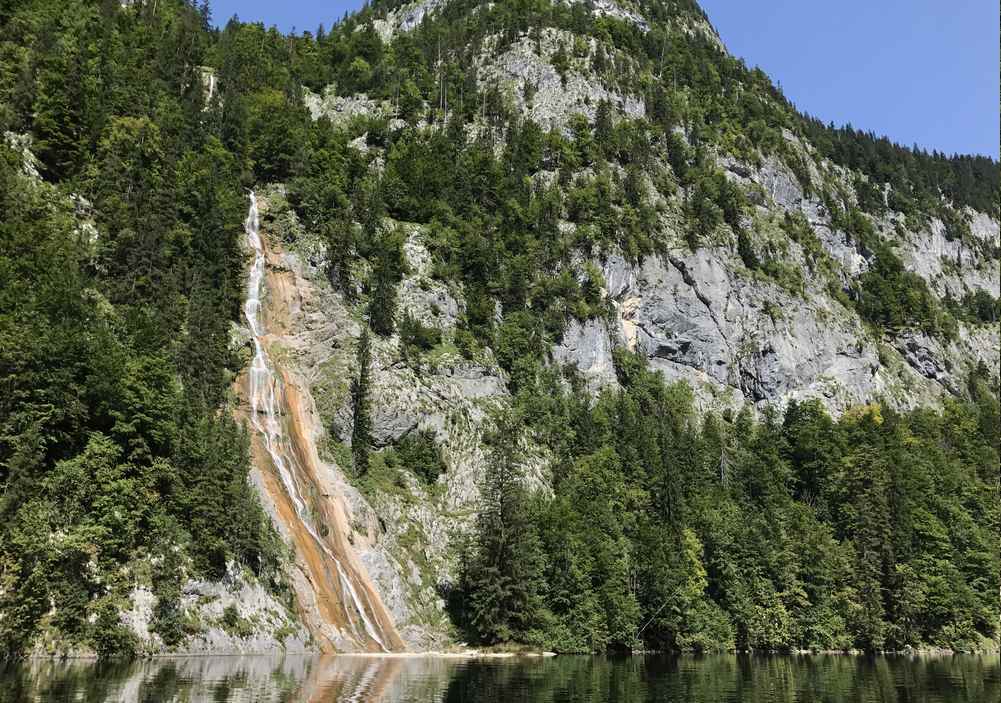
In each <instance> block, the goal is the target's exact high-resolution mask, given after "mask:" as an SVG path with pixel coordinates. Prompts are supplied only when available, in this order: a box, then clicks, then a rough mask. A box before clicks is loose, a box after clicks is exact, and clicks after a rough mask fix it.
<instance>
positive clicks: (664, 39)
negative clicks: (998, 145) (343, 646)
mask: <svg viewBox="0 0 1001 703" xmlns="http://www.w3.org/2000/svg"><path fill="white" fill-rule="evenodd" d="M504 62H507V63H504ZM505 67H507V68H505ZM505 70H506V71H508V73H517V72H518V71H521V73H523V74H524V75H530V74H531V75H539V76H541V78H539V79H538V80H536V81H535V82H532V81H529V80H528V79H524V80H522V81H521V82H517V81H515V82H512V81H511V80H509V79H507V78H504V76H506V75H507V74H506V73H504V71H505ZM561 101H562V102H561ZM567 106H572V107H573V109H569V108H567ZM0 131H2V132H3V133H4V140H3V142H2V143H0V201H2V202H0V213H3V214H2V216H0V282H2V286H0V389H2V390H0V648H2V650H3V652H4V653H8V654H20V653H25V652H29V651H32V649H35V650H36V651H40V650H48V651H57V650H58V651H67V650H70V649H74V650H94V651H97V652H99V653H101V654H106V655H112V654H128V653H134V652H136V651H137V649H138V650H142V649H143V648H142V646H141V643H140V642H139V641H138V640H137V639H136V636H135V633H134V632H133V630H132V629H131V627H130V624H129V622H128V621H127V619H126V618H123V616H122V613H123V612H124V611H127V610H129V609H130V608H131V607H132V602H133V600H134V599H135V597H136V596H135V592H136V589H138V588H144V589H147V590H148V591H150V592H151V593H152V594H153V597H154V605H153V614H152V620H151V623H150V625H151V630H152V632H155V633H156V635H157V636H158V638H159V639H158V640H157V641H158V642H159V643H160V644H162V645H163V646H164V647H166V648H170V647H175V646H183V643H184V642H185V640H186V639H187V638H190V637H193V636H195V635H196V634H197V633H198V632H199V631H200V630H202V629H204V628H205V627H209V626H211V625H212V623H206V622H199V621H198V618H197V617H195V615H193V613H194V611H193V610H192V609H191V608H190V607H189V606H187V605H184V604H183V603H184V602H185V601H183V599H182V591H183V590H184V588H185V584H186V583H188V582H189V581H191V580H207V581H218V580H220V579H223V578H227V579H228V578H232V577H233V576H232V575H233V574H235V573H243V574H246V578H248V579H252V580H256V581H257V582H259V583H261V584H263V585H264V587H265V588H266V590H267V591H268V592H269V593H270V594H271V597H273V598H274V599H275V600H276V601H278V602H283V603H287V602H288V601H290V600H291V591H290V589H289V586H288V585H287V581H288V578H287V576H288V563H289V551H290V548H289V547H287V546H286V545H284V544H283V543H282V540H281V538H280V537H279V536H278V532H276V530H275V527H276V526H277V527H281V525H273V524H272V522H273V521H274V520H278V519H279V518H276V517H275V515H271V516H270V517H271V518H272V519H270V520H269V515H268V513H267V512H266V511H265V510H262V508H261V504H260V502H259V498H258V495H257V492H256V491H255V487H254V484H252V483H251V482H248V472H250V471H251V460H250V451H249V446H250V444H249V440H248V432H247V430H246V429H245V428H243V427H241V425H240V423H238V422H237V421H235V420H234V417H235V416H236V415H237V413H236V406H237V402H238V401H237V397H238V389H237V386H238V385H239V383H238V377H239V374H240V371H241V369H243V368H245V367H246V366H247V365H248V364H249V362H250V358H251V356H252V352H251V351H250V348H249V347H250V341H249V336H248V335H247V334H246V333H245V331H242V330H241V325H242V324H243V322H244V321H243V320H242V305H243V302H244V297H245V295H246V291H247V287H246V284H247V281H246V270H247V261H248V259H247V252H246V251H245V250H244V249H243V248H242V247H241V237H242V235H243V225H242V223H243V219H244V217H245V216H246V211H247V192H248V191H249V190H251V189H254V190H260V191H265V192H266V193H267V195H268V199H267V203H268V208H269V210H268V212H267V214H266V217H265V222H264V235H265V236H266V237H269V238H270V240H269V247H270V248H271V249H273V250H274V251H275V252H285V251H287V254H288V256H287V257H286V258H285V259H282V266H283V267H285V268H284V269H283V272H284V271H286V270H293V271H295V276H296V277H297V278H296V280H297V281H300V280H301V281H305V282H308V284H309V286H310V289H311V290H313V289H315V290H316V291H320V292H319V293H316V295H315V299H316V300H317V301H319V302H317V303H316V304H315V306H314V307H310V306H309V303H310V300H309V299H308V298H307V297H306V296H304V295H302V294H300V300H301V301H305V302H301V303H300V307H302V308H304V309H305V310H306V313H310V314H312V315H313V317H311V318H310V317H308V315H306V314H305V313H302V312H301V311H291V312H290V311H286V312H285V313H283V314H284V315H285V316H286V317H288V318H289V320H291V322H290V323H289V325H290V326H291V327H292V329H291V331H289V332H288V337H289V338H292V337H295V341H296V343H299V344H302V345H303V347H305V346H307V342H308V343H312V341H313V339H314V337H315V346H316V347H317V348H318V349H319V348H322V358H320V360H319V361H316V363H315V364H314V366H309V364H311V363H313V359H312V357H311V356H310V354H312V353H313V352H312V351H311V350H309V349H306V350H305V351H304V350H303V348H298V347H295V346H294V345H292V344H291V342H289V343H288V344H287V345H286V347H287V348H282V349H281V351H282V352H283V353H281V354H278V353H274V354H273V356H274V357H275V358H277V359H279V360H280V361H281V363H282V364H285V365H286V367H287V368H288V369H292V370H296V371H299V372H302V373H301V375H302V376H304V377H308V378H310V379H311V382H312V383H313V386H312V395H313V398H314V399H315V407H316V413H317V414H318V416H319V417H320V418H321V419H322V421H323V432H324V434H325V440H324V442H325V443H324V445H323V459H324V461H325V462H327V464H326V466H327V468H328V469H329V472H330V474H331V475H335V476H340V475H343V476H344V477H345V480H346V481H349V482H350V483H352V484H353V485H354V486H355V487H356V488H357V489H358V491H360V493H359V495H360V496H362V497H361V498H359V499H358V500H359V501H361V500H363V501H365V506H366V507H365V510H362V509H359V510H358V513H359V514H367V513H366V511H371V512H373V513H374V514H378V517H377V519H375V520H373V522H374V523H375V524H376V525H378V526H379V527H378V528H377V529H376V528H372V529H370V530H369V534H368V535H367V536H366V539H374V540H375V541H376V542H377V543H378V544H382V545H384V546H383V547H379V548H380V549H383V551H384V552H385V553H386V554H387V555H388V556H387V557H386V561H387V563H389V564H390V565H391V566H390V567H387V569H386V571H385V573H382V574H379V575H378V577H379V578H377V579H376V580H377V581H378V583H379V585H380V587H383V588H384V590H386V591H394V592H395V591H399V590H406V591H407V592H408V593H410V592H411V591H412V592H413V593H418V592H419V593H420V595H419V598H418V596H414V597H413V599H410V596H408V600H407V601H406V602H401V603H400V604H398V606H396V609H395V610H394V615H396V616H397V617H398V618H399V617H400V614H401V613H403V614H406V615H407V617H408V618H410V619H411V620H413V622H408V625H413V627H414V628H415V629H420V630H421V631H422V633H423V634H422V635H421V636H422V637H424V636H425V634H426V633H424V630H428V631H432V630H433V631H434V632H435V633H437V634H436V635H435V636H436V637H437V636H439V635H440V637H442V638H444V639H445V640H448V641H451V642H455V641H465V642H471V643H478V644H488V645H497V644H505V643H527V644H531V645H535V646H539V647H546V648H550V649H555V650H558V651H579V652H583V651H605V650H628V649H632V648H656V649H666V650H681V649H685V650H714V649H726V648H741V649H748V648H750V649H763V650H790V649H803V648H813V649H850V648H865V649H870V650H877V649H884V648H889V649H901V648H904V647H906V646H932V645H933V646H942V647H953V648H964V649H976V648H983V647H995V648H996V647H997V638H998V634H999V632H998V629H999V616H1001V603H999V588H1001V582H999V579H1001V576H999V574H1001V555H999V553H998V543H999V540H1001V501H999V497H1001V496H999V491H1001V469H999V462H1001V458H999V452H1001V411H999V400H998V398H999V380H998V353H999V349H998V329H999V328H998V320H999V318H1001V303H999V291H998V284H997V282H998V278H999V275H1001V274H999V256H1001V246H999V242H998V236H997V232H998V228H997V220H998V217H999V215H1001V213H999V207H1001V206H999V168H998V164H997V163H996V162H995V161H993V160H992V159H989V158H986V157H979V156H954V157H949V156H945V155H942V154H939V153H926V152H923V151H915V150H913V149H908V148H903V147H900V146H898V145H895V144H892V143H891V142H890V141H889V140H887V139H883V138H878V137H876V136H874V135H871V134H867V133H863V132H859V131H856V130H853V129H849V128H844V129H842V128H836V127H834V126H833V125H825V124H824V123H823V122H822V121H818V120H815V119H813V118H810V117H808V116H805V115H802V114H800V113H799V112H797V111H796V109H795V108H794V107H793V106H792V105H791V104H790V103H789V101H787V100H786V99H785V97H784V96H783V95H782V94H781V91H780V90H778V89H777V88H776V87H775V86H774V85H773V84H772V83H771V81H770V80H769V78H768V77H767V76H765V75H764V74H763V73H762V72H761V71H759V70H750V69H748V68H747V67H746V66H745V65H744V64H743V63H742V62H741V61H739V60H737V59H734V58H733V57H731V56H729V55H728V54H727V53H726V51H725V49H724V48H723V47H722V45H721V43H720V41H719V39H718V37H717V36H716V34H715V31H714V30H713V29H712V27H711V26H710V25H709V24H708V21H707V20H706V18H705V16H704V14H703V13H702V11H701V9H700V8H699V7H698V6H697V5H696V4H695V3H694V2H691V1H690V0H639V1H637V2H625V1H623V2H618V3H612V2H607V1H603V2H596V3H589V2H584V1H578V0H568V1H566V2H550V1H548V0H511V1H506V2H497V3H487V2H480V1H478V0H450V1H446V2H442V1H439V0H429V1H428V0H425V2H421V3H413V2H400V1H395V0H387V1H384V2H374V3H372V4H371V6H369V7H366V8H365V9H364V10H362V11H361V12H359V13H357V14H354V15H350V16H348V17H346V18H345V19H343V20H342V21H340V22H339V23H337V24H336V25H334V26H333V27H330V28H329V29H328V30H327V29H324V28H322V27H321V28H320V29H318V30H317V31H316V32H307V33H303V34H300V35H296V36H285V35H282V34H281V33H279V32H278V31H277V30H274V29H266V28H265V27H263V26H261V25H256V24H242V23H240V22H238V21H232V22H230V23H228V24H227V25H226V26H225V28H224V29H221V30H216V29H213V28H212V23H211V21H210V14H209V9H208V7H207V6H199V5H196V3H195V2H193V1H192V2H185V1H182V0H158V1H157V2H154V1H152V0H147V1H143V0H135V1H133V2H130V3H125V4H124V6H123V3H120V2H118V0H59V1H58V2H57V1H55V0H20V1H17V0H0ZM775 183H781V187H778V186H774V184H775ZM766 186H767V187H766ZM788 193H794V195H795V197H793V196H789V195H788ZM622 272H624V273H622ZM619 274H621V275H619ZM616 278H621V279H623V280H625V281H626V282H625V283H622V282H617V281H616V280H614V279H616ZM724 284H725V285H724ZM303 285H305V284H303ZM616 291H618V292H616ZM685 296H687V298H686V297H685ZM280 299H281V297H280V296H278V295H275V296H274V300H273V301H272V302H271V303H270V304H272V305H277V304H279V302H280ZM689 299H690V300H691V305H690V307H688V308H685V307H682V306H681V303H679V302H677V301H683V300H689ZM731 299H733V300H735V301H737V302H736V303H733V304H734V305H737V306H738V307H737V313H733V312H732V310H731V308H730V307H729V306H730V305H731ZM650 301H653V302H650ZM668 303H671V304H674V305H678V310H677V311H675V310H674V309H673V308H671V309H670V310H668V311H667V312H664V310H665V309H666V308H667V306H668ZM686 304H687V303H686ZM741 305H742V306H743V307H739V306H741ZM644 306H647V307H644ZM649 306H654V307H653V308H649ZM724 306H725V307H724ZM648 308H649V309H648ZM637 311H638V312H637ZM293 313H294V314H293ZM276 314H277V313H276ZM297 315H298V316H299V317H297ZM696 315H699V316H700V317H699V318H698V320H702V322H698V321H697V320H696V317H695V316H696ZM279 316H280V315H279ZM307 318H308V319H307ZM746 319H754V320H756V321H757V324H758V325H759V327H761V329H765V328H764V327H763V326H764V325H766V324H767V325H768V326H769V327H768V328H767V329H765V331H764V332H761V333H760V335H758V332H757V331H756V332H755V335H758V336H754V338H753V340H752V339H751V337H752V335H751V334H750V333H748V332H747V331H746V330H745V329H744V327H743V325H744V322H743V320H746ZM316 320H325V321H327V322H330V321H333V322H330V324H329V325H328V326H326V327H321V326H319V325H320V323H317V322H316ZM734 320H736V322H735V321H734ZM296 324H299V325H300V326H299V327H295V325H296ZM703 324H704V326H705V328H707V329H710V330H711V334H710V333H709V332H705V331H704V330H703V328H702V327H700V325H703ZM783 325H785V327H783ZM811 325H812V327H811ZM738 326H739V327H738ZM797 326H798V327H797ZM654 327H656V329H654ZM612 328H616V329H617V330H621V331H619V332H615V333H614V334H613V333H612V332H610V331H609V330H611V329H612ZM804 329H805V330H806V331H803V330H804ZM595 330H597V331H598V332H595ZM692 330H695V331H694V332H693V331H692ZM811 330H815V331H811ZM830 330H833V331H830ZM321 333H322V334H321ZM311 335H313V336H311ZM797 335H798V337H797ZM824 335H828V336H824ZM759 337H760V338H761V339H759ZM788 338H792V339H794V340H795V339H806V340H807V341H808V344H807V345H806V348H803V345H802V344H800V345H799V346H797V345H796V344H792V343H788V344H786V345H785V346H783V342H782V341H774V340H783V339H788ZM302 340H307V342H303V341H302ZM769 340H772V341H769ZM283 341H288V340H283ZM752 341H753V342H754V344H755V345H757V346H755V347H754V348H753V349H750V348H749V347H750V345H751V342H752ZM571 342H573V345H575V346H573V345H571ZM812 343H815V344H816V349H813V348H811V347H810V344H812ZM713 345H716V346H713ZM824 345H827V346H824ZM717 347H718V348H719V349H722V350H723V351H718V350H717ZM828 347H830V349H831V350H832V351H831V352H830V357H831V359H833V361H831V363H830V364H828V365H826V366H823V367H821V368H816V369H814V368H813V367H812V366H811V365H810V364H812V363H813V362H812V358H813V357H814V356H817V357H821V356H823V354H824V353H826V352H825V351H824V350H826V349H827V348H828ZM276 349H278V347H276ZM290 349H291V350H293V351H289V350H290ZM789 349H792V351H789ZM293 352H294V353H293ZM783 353H785V354H787V356H786V357H782V356H781V355H782V354H783ZM797 355H798V356H797ZM585 357H586V358H592V357H594V358H597V359H599V361H601V364H603V366H601V370H602V371H603V375H598V374H595V375H589V374H588V369H585V368H584V365H583V362H582V361H581V360H582V358H585ZM775 359H778V360H777V361H776V360H775ZM787 359H791V361H788V363H786V362H787ZM845 359H848V361H844V360H845ZM599 365H600V364H595V365H594V367H595V368H597V366H599ZM589 368H590V367H589ZM464 374H465V375H464ZM456 379H458V380H456ZM460 381H462V382H463V383H465V385H462V384H461V383H460ZM390 416H391V417H390ZM411 417H412V418H413V419H412V420H411V419H410V418H411ZM257 470H259V471H261V472H267V471H269V470H272V469H271V468H269V467H267V466H264V465H261V464H260V463H258V465H257ZM311 500H320V498H311ZM314 512H316V513H317V514H323V513H322V511H314ZM386 516H392V517H391V518H390V519H385V518H386ZM387 523H388V524H387ZM353 529H358V530H360V528H354V527H353ZM380 531H381V532H380ZM372 532H380V535H379V536H377V537H375V538H371V533H372ZM324 534H325V533H324ZM361 543H362V542H361V541H359V544H361ZM358 548H359V549H361V548H362V547H358ZM373 549H375V548H373ZM379 553H380V554H382V552H379ZM366 563H371V561H367V562H366ZM414 573H416V574H417V576H416V577H411V576H409V575H410V574H414ZM399 574H405V575H404V576H400V575H399ZM380 579H381V580H380ZM415 579H416V581H415V583H413V584H411V583H410V581H414V580H415ZM386 583H390V584H392V585H394V587H395V585H396V584H398V583H404V586H403V587H401V588H397V589H395V590H394V589H390V588H388V587H385V584H386ZM417 600H419V601H420V603H419V604H418V603H417ZM300 606H301V604H300ZM428 613H431V614H428ZM244 624H245V623H244V621H243V620H241V618H239V617H238V616H237V615H236V610H234V611H232V612H228V614H227V615H225V616H224V617H223V619H222V621H221V624H220V625H219V626H220V627H225V628H228V629H229V630H232V631H233V632H235V633H237V635H236V636H238V634H239V632H240V628H241V627H242V626H243V625H244ZM418 626H419V627H418ZM415 637H416V636H415ZM413 641H414V642H418V641H419V642H422V643H423V642H424V641H425V640H423V639H414V640H413ZM435 642H436V643H437V642H438V640H435ZM46 643H47V644H46ZM415 646H417V645H415ZM421 646H423V645H421Z"/></svg>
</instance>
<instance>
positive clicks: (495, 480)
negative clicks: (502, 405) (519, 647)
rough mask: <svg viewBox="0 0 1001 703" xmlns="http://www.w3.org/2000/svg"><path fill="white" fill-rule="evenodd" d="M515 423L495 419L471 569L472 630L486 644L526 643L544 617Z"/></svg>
mask: <svg viewBox="0 0 1001 703" xmlns="http://www.w3.org/2000/svg"><path fill="white" fill-rule="evenodd" d="M519 435H520V430H519V422H518V419H517V418H516V417H515V416H514V415H512V414H510V413H507V412H504V413H501V414H500V415H499V416H498V417H497V421H496V426H495V429H494V431H493V432H492V433H491V436H490V437H489V438H488V441H489V443H490V447H491V451H490V457H489V461H488V463H487V470H486V474H485V476H484V479H483V484H482V486H481V489H480V490H481V493H480V495H481V502H480V506H481V507H480V511H479V514H478V515H477V519H476V536H475V547H474V549H475V552H474V555H473V557H472V559H471V560H470V561H471V564H470V566H469V573H470V575H469V578H468V582H469V594H468V598H469V604H470V605H469V609H470V614H471V616H470V619H471V625H472V627H473V629H474V631H475V632H476V634H477V636H478V638H479V639H480V640H482V641H484V642H487V643H499V642H509V641H519V640H520V641H527V640H529V639H531V638H532V637H533V631H534V630H535V629H536V628H537V627H538V625H539V621H540V617H541V616H542V587H543V578H542V576H543V563H544V560H543V554H542V549H541V544H540V542H539V538H538V534H537V532H536V529H535V525H534V522H533V519H532V514H531V508H530V502H529V495H528V491H527V489H526V487H525V485H524V481H525V477H524V466H523V462H524V454H523V451H522V449H521V440H520V438H519Z"/></svg>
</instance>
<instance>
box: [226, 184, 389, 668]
mask: <svg viewBox="0 0 1001 703" xmlns="http://www.w3.org/2000/svg"><path fill="white" fill-rule="evenodd" d="M244 230H245V232H246V234H247V243H248V244H249V245H250V247H251V249H253V251H254V263H253V264H252V265H251V268H250V276H249V280H248V283H247V302H246V303H245V305H244V308H243V312H244V315H245V316H246V318H247V324H249V325H250V331H251V335H252V336H253V340H254V360H253V362H252V363H251V366H250V389H249V394H250V423H251V426H252V427H253V429H254V431H255V432H256V433H257V434H258V435H259V436H260V438H261V441H262V443H263V445H264V448H265V450H266V451H267V453H268V456H269V457H270V458H271V463H272V464H273V465H274V467H275V470H276V471H277V472H278V477H279V478H280V479H281V483H282V486H283V487H284V489H285V492H286V494H287V495H288V498H289V500H291V501H292V506H293V508H294V509H295V514H296V517H297V519H298V520H299V522H300V523H301V524H302V526H303V527H304V528H305V529H306V531H307V532H308V533H309V535H310V537H312V539H314V540H315V541H316V544H317V545H318V546H319V547H320V549H321V550H322V551H323V553H324V554H326V555H327V556H328V557H329V558H330V559H331V561H333V563H334V565H335V567H336V571H337V575H338V578H339V581H340V585H341V591H342V593H343V594H344V596H346V597H347V598H349V599H350V601H351V605H352V606H353V608H354V610H355V611H356V612H357V613H358V616H359V617H360V618H361V621H362V624H363V626H364V629H365V633H366V634H367V635H368V637H370V638H371V639H372V641H374V642H375V643H376V644H378V645H379V647H380V648H382V650H383V651H389V650H388V648H387V647H386V644H385V643H384V642H383V640H382V638H380V637H379V634H378V632H377V630H376V627H375V626H374V625H373V623H372V621H371V620H370V619H369V616H368V614H367V612H366V609H365V607H364V605H363V604H362V602H361V599H360V598H359V596H358V591H357V589H356V588H355V586H354V584H353V583H352V580H351V578H350V577H349V575H348V572H347V571H346V570H345V569H344V567H343V565H342V564H341V561H340V559H338V558H337V557H336V556H335V555H334V553H333V551H332V550H331V549H330V547H329V546H328V545H327V543H326V542H325V541H324V540H323V538H321V537H320V535H319V534H318V533H317V532H316V529H315V528H314V527H313V523H312V518H311V517H310V516H309V514H308V511H307V508H306V501H305V499H304V498H303V495H302V491H301V490H300V488H299V481H300V480H302V481H303V482H305V483H307V484H308V481H309V477H308V476H299V474H300V472H299V471H298V466H297V463H296V460H295V455H294V452H293V451H291V447H290V446H289V442H288V441H287V439H286V437H285V432H284V429H283V428H282V424H281V420H280V419H279V408H280V406H281V401H282V397H281V385H280V382H279V379H278V376H277V374H275V373H274V370H273V369H272V366H271V362H270V360H269V359H268V353H267V350H266V349H265V348H264V338H265V336H266V335H267V332H266V330H265V329H264V323H263V322H262V320H261V309H262V305H261V295H262V290H263V288H264V276H265V265H266V259H265V254H264V244H263V242H262V241H261V231H260V230H261V223H260V213H259V211H258V209H257V197H256V195H255V194H254V193H253V192H251V193H250V212H249V213H248V214H247V220H246V222H245V223H244ZM262 415H263V418H264V419H263V421H262V419H261V417H262ZM349 620H351V622H350V624H351V628H352V630H354V633H355V635H356V636H362V633H360V632H358V629H357V624H356V623H355V621H354V620H353V619H352V618H350V617H349Z"/></svg>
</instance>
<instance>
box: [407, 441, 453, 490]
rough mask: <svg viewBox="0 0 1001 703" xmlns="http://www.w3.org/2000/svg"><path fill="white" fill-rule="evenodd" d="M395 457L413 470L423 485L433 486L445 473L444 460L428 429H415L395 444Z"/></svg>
mask: <svg viewBox="0 0 1001 703" xmlns="http://www.w3.org/2000/svg"><path fill="white" fill-rule="evenodd" d="M395 449H396V457H397V460H398V461H399V463H400V464H401V465H402V466H404V467H405V468H407V469H409V470H410V471H413V472H414V473H415V474H416V475H417V476H418V478H420V479H421V481H423V482H424V483H425V485H428V486H433V485H434V484H435V483H436V482H437V481H438V477H439V476H441V475H442V474H443V473H445V462H444V461H443V460H442V458H441V451H440V450H439V449H438V444H437V442H436V440H435V434H434V432H432V431H430V430H415V431H413V432H411V433H410V434H408V435H407V436H406V437H404V438H403V439H401V440H400V441H399V442H398V443H397V444H396V447H395Z"/></svg>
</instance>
